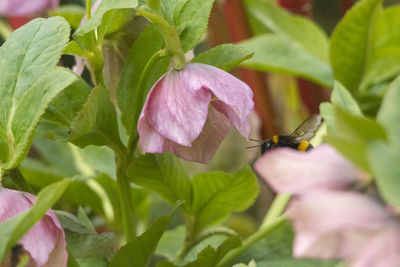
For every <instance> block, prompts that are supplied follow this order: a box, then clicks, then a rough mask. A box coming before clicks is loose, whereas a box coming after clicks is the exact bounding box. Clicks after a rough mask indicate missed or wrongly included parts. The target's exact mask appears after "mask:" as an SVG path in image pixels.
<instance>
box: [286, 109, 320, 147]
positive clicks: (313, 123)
mask: <svg viewBox="0 0 400 267" xmlns="http://www.w3.org/2000/svg"><path fill="white" fill-rule="evenodd" d="M321 122H322V117H321V115H319V114H313V115H311V116H310V117H309V118H308V119H306V120H305V121H304V122H303V123H302V124H300V126H299V127H297V129H296V130H294V132H293V133H291V134H290V136H292V137H295V138H296V140H306V141H309V140H310V139H311V138H312V137H313V136H314V134H315V132H316V131H317V129H318V127H319V126H320V125H321Z"/></svg>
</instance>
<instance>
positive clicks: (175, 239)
mask: <svg viewBox="0 0 400 267" xmlns="http://www.w3.org/2000/svg"><path fill="white" fill-rule="evenodd" d="M185 232H186V229H185V226H184V225H180V226H178V227H176V228H174V229H172V230H167V231H165V232H164V234H163V236H162V237H161V239H160V242H159V243H158V246H157V249H156V251H155V253H156V254H157V255H161V256H164V257H166V258H167V259H170V260H172V259H174V258H175V256H176V255H177V254H178V252H179V250H180V249H181V247H182V246H183V243H184V241H185Z"/></svg>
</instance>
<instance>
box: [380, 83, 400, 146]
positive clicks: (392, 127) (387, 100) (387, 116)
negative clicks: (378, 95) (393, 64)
mask: <svg viewBox="0 0 400 267" xmlns="http://www.w3.org/2000/svg"><path fill="white" fill-rule="evenodd" d="M399 101H400V78H397V79H396V80H395V81H393V82H392V83H391V84H390V86H389V88H388V90H387V93H386V94H385V96H384V98H383V101H382V104H381V108H380V109H379V113H378V116H377V120H378V122H379V123H380V124H382V126H383V127H384V128H385V130H386V132H387V134H388V136H389V140H390V141H391V142H392V143H393V144H395V145H396V147H400V140H399V137H400V121H399V118H400V107H399V103H400V102H399Z"/></svg>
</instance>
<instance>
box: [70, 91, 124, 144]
mask: <svg viewBox="0 0 400 267" xmlns="http://www.w3.org/2000/svg"><path fill="white" fill-rule="evenodd" d="M69 140H70V141H71V142H72V143H74V144H75V145H77V146H79V147H85V146H87V145H97V146H102V145H106V146H108V147H110V148H112V149H114V150H116V151H119V150H120V149H121V148H122V147H123V145H122V143H121V140H120V138H119V132H118V123H117V115H116V112H115V109H114V106H113V104H112V103H111V102H110V98H109V94H108V91H107V89H106V88H105V87H104V86H101V85H99V86H97V87H95V88H93V90H92V91H91V92H90V95H89V97H88V99H87V101H86V103H85V104H84V105H83V107H82V109H81V110H80V111H79V113H78V114H77V116H76V117H75V119H74V121H73V123H72V126H71V134H70V138H69Z"/></svg>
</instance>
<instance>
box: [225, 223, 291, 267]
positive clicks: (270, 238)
mask: <svg viewBox="0 0 400 267" xmlns="http://www.w3.org/2000/svg"><path fill="white" fill-rule="evenodd" d="M293 240H294V232H293V228H292V226H291V225H290V224H289V223H287V222H286V223H284V224H281V225H279V226H278V227H276V228H275V229H274V230H272V231H269V232H267V233H266V234H265V235H264V236H262V237H261V238H260V239H259V240H258V241H257V242H254V243H253V244H252V245H250V246H249V247H248V248H247V249H246V250H244V251H243V252H241V253H240V254H238V256H236V257H235V258H234V260H233V261H232V263H239V262H249V261H251V260H252V259H254V260H255V261H256V262H259V261H264V260H277V259H287V258H291V257H292V246H293ZM257 267H258V266H257Z"/></svg>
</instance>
